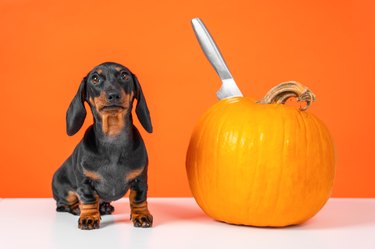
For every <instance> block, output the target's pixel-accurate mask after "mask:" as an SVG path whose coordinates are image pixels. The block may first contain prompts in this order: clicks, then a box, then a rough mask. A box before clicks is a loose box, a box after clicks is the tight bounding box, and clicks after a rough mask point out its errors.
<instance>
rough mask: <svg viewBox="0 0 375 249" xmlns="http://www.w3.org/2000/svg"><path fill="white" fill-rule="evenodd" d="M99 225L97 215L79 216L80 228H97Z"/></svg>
mask: <svg viewBox="0 0 375 249" xmlns="http://www.w3.org/2000/svg"><path fill="white" fill-rule="evenodd" d="M99 225H100V217H99V216H97V215H95V216H85V217H80V218H79V220H78V228H80V229H82V230H92V229H98V228H99Z"/></svg>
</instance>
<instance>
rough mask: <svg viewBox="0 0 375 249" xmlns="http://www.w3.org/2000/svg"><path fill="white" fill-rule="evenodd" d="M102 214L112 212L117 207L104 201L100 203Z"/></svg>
mask: <svg viewBox="0 0 375 249" xmlns="http://www.w3.org/2000/svg"><path fill="white" fill-rule="evenodd" d="M99 211H100V214H101V215H106V214H112V213H113V211H115V208H114V207H113V206H112V205H111V204H110V203H109V202H102V203H100V205H99Z"/></svg>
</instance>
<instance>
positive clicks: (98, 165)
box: [83, 156, 143, 201]
mask: <svg viewBox="0 0 375 249" xmlns="http://www.w3.org/2000/svg"><path fill="white" fill-rule="evenodd" d="M91 159H92V158H91ZM90 162H91V163H90ZM90 162H89V161H86V162H85V163H84V164H83V168H84V174H85V175H86V176H87V177H89V178H91V179H92V180H93V181H92V183H93V187H94V188H95V190H96V192H97V193H98V194H99V197H100V198H101V199H104V200H107V201H113V200H117V199H119V198H121V197H122V196H124V195H125V193H126V192H127V190H128V188H129V183H130V182H131V180H133V179H134V178H136V177H137V176H138V175H139V174H140V173H141V172H142V170H143V167H136V166H137V165H132V162H131V160H129V159H127V158H126V157H124V156H108V157H97V158H95V160H94V161H93V160H90ZM88 172H89V173H88Z"/></svg>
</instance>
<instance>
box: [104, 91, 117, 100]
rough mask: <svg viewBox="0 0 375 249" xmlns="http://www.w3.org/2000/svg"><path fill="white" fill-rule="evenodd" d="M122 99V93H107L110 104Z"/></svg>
mask: <svg viewBox="0 0 375 249" xmlns="http://www.w3.org/2000/svg"><path fill="white" fill-rule="evenodd" d="M119 99H120V93H118V92H115V91H112V92H108V93H107V100H108V101H109V102H115V101H117V100H119Z"/></svg>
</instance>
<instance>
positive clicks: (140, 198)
mask: <svg viewBox="0 0 375 249" xmlns="http://www.w3.org/2000/svg"><path fill="white" fill-rule="evenodd" d="M134 99H137V106H136V109H135V110H136V114H137V116H138V119H139V121H140V123H141V124H142V126H143V128H144V129H145V130H146V131H148V132H149V133H151V132H152V124H151V119H150V113H149V110H148V107H147V104H146V100H145V97H144V95H143V92H142V89H141V86H140V84H139V82H138V79H137V77H136V76H135V75H134V74H132V73H131V72H130V71H129V69H127V68H126V67H124V66H122V65H119V64H117V63H111V62H107V63H103V64H101V65H99V66H97V67H95V68H94V69H93V70H92V71H90V72H89V73H88V75H87V76H86V77H85V78H84V79H83V80H82V82H81V84H80V86H79V89H78V92H77V94H76V95H75V97H74V98H73V100H72V102H71V103H70V106H69V108H68V111H67V113H66V128H67V133H68V135H70V136H72V135H74V134H75V133H76V132H78V130H79V129H80V128H81V126H82V124H83V122H84V120H85V117H86V110H85V106H84V102H85V101H86V102H87V103H88V104H89V106H90V108H91V112H92V114H93V117H94V124H93V125H91V126H90V127H89V128H88V129H87V130H86V133H85V135H84V137H83V139H82V140H81V142H80V143H79V144H78V145H77V147H76V148H75V149H74V151H73V153H72V155H71V156H70V157H69V158H68V159H67V160H66V161H65V162H64V164H63V165H62V166H61V167H60V168H59V169H58V170H57V171H56V173H55V174H54V176H53V181H52V190H53V196H54V198H55V200H56V203H57V208H56V210H57V211H59V212H70V213H72V214H75V215H78V214H79V215H80V217H79V221H78V227H79V228H81V229H95V228H99V223H100V215H104V214H111V213H112V212H113V211H114V208H113V206H111V205H110V202H111V201H114V200H117V199H119V198H121V197H123V196H124V195H125V193H126V192H127V191H128V189H130V196H129V199H130V208H131V215H130V219H131V220H132V221H133V223H134V226H136V227H150V226H151V225H152V220H153V217H152V215H151V214H150V212H149V211H148V207H147V201H146V199H147V166H148V157H147V151H146V148H145V145H144V142H143V140H142V138H141V136H140V134H139V132H138V130H137V128H136V127H135V126H134V125H133V122H132V114H131V110H132V105H133V100H134Z"/></svg>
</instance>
